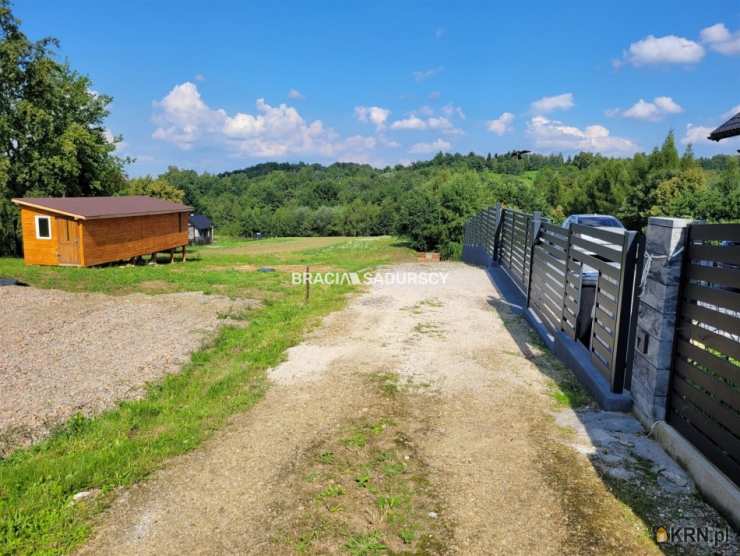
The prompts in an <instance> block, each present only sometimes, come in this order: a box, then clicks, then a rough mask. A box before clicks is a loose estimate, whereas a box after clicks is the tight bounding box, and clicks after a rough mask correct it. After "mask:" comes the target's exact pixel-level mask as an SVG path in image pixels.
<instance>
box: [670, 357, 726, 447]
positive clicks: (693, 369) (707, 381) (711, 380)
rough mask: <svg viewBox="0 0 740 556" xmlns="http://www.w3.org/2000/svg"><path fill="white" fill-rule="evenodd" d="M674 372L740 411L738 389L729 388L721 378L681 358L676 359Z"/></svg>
mask: <svg viewBox="0 0 740 556" xmlns="http://www.w3.org/2000/svg"><path fill="white" fill-rule="evenodd" d="M676 372H677V373H678V374H680V375H681V376H682V377H683V378H684V379H688V380H690V381H691V382H695V383H696V384H698V385H699V386H701V387H702V388H704V389H705V390H706V391H707V392H709V393H711V394H712V395H713V396H715V397H716V398H718V399H720V400H722V401H723V402H725V403H726V404H727V405H729V406H730V407H733V408H735V409H736V410H738V411H740V390H735V389H734V388H731V387H730V386H729V385H727V384H726V383H724V382H722V381H721V380H717V379H716V378H715V377H713V376H711V375H709V374H707V373H705V372H704V371H702V370H701V369H700V368H698V367H697V366H696V365H692V364H691V363H689V362H688V361H685V360H683V359H681V358H677V359H676ZM738 434H740V431H738Z"/></svg>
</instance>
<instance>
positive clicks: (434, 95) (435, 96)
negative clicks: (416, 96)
mask: <svg viewBox="0 0 740 556" xmlns="http://www.w3.org/2000/svg"><path fill="white" fill-rule="evenodd" d="M440 96H442V93H440V92H439V91H432V92H431V93H429V100H437V99H438V98H439V97H440Z"/></svg>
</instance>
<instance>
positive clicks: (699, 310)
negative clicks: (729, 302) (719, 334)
mask: <svg viewBox="0 0 740 556" xmlns="http://www.w3.org/2000/svg"><path fill="white" fill-rule="evenodd" d="M681 315H682V316H683V317H685V318H690V319H692V320H696V321H698V322H702V323H704V324H707V325H709V326H712V327H715V328H718V329H720V330H724V331H725V332H729V333H731V334H732V333H735V334H736V333H737V331H738V320H740V319H738V318H736V317H734V316H732V315H728V314H726V313H720V312H719V311H717V310H715V309H710V308H708V307H702V306H701V305H697V304H695V303H689V302H688V301H684V302H683V304H682V305H681Z"/></svg>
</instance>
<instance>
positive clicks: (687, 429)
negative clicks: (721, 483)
mask: <svg viewBox="0 0 740 556" xmlns="http://www.w3.org/2000/svg"><path fill="white" fill-rule="evenodd" d="M670 417H671V418H670V423H671V425H672V426H673V427H674V428H675V429H676V430H677V431H678V432H680V433H681V435H683V436H684V437H685V438H686V439H687V440H688V441H689V442H691V443H692V444H693V445H694V446H696V447H697V448H698V449H699V450H701V451H702V452H703V453H704V454H705V455H706V456H707V457H708V458H709V459H710V460H711V461H712V462H713V463H714V464H715V465H716V466H717V467H719V468H720V469H721V470H722V471H724V473H725V474H726V475H727V476H728V477H729V478H730V479H732V480H733V481H734V482H735V484H740V464H738V463H737V462H735V461H733V460H732V458H730V457H729V456H728V455H727V454H725V453H724V452H723V451H722V450H721V449H720V448H719V447H718V446H717V445H716V444H715V443H714V442H712V441H711V440H709V439H708V438H707V437H706V436H704V435H703V434H702V433H701V432H699V430H698V429H697V428H696V427H694V426H692V425H691V424H690V423H689V422H687V421H686V420H685V419H683V418H681V416H680V415H679V414H678V413H676V412H673V411H671V416H670Z"/></svg>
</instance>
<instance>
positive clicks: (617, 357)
mask: <svg viewBox="0 0 740 556" xmlns="http://www.w3.org/2000/svg"><path fill="white" fill-rule="evenodd" d="M492 224H493V225H492ZM473 242H475V243H473ZM465 244H466V245H477V246H485V247H486V253H487V254H488V255H489V256H490V257H491V258H492V259H493V260H496V261H497V262H498V263H499V264H500V265H501V267H502V268H504V269H505V270H506V272H507V274H508V275H509V276H510V277H511V279H512V280H513V281H514V283H515V284H516V285H517V286H518V287H519V288H520V289H521V290H522V292H523V293H524V294H525V295H526V296H527V306H528V307H530V308H532V309H533V310H534V311H535V312H536V313H537V315H538V316H539V317H540V319H541V320H542V322H543V324H544V325H545V326H546V327H547V328H548V330H549V331H550V332H551V333H553V334H554V333H556V332H561V331H562V332H563V333H565V334H566V335H567V336H568V337H570V338H571V339H574V340H575V339H579V338H580V337H581V332H584V331H583V330H582V329H583V328H584V327H583V325H582V323H583V322H585V323H586V326H588V325H589V324H590V330H591V332H590V336H589V337H587V338H586V342H585V344H586V348H587V349H588V350H589V351H590V354H591V360H592V362H593V363H594V366H595V367H596V368H597V369H598V370H599V371H600V372H601V373H602V374H603V376H604V378H605V379H606V380H607V382H608V383H609V385H610V387H611V390H612V391H613V392H622V390H623V388H625V387H626V388H628V387H629V381H630V370H631V365H632V353H633V352H632V350H631V349H628V348H629V346H630V345H632V343H633V339H634V333H635V325H636V318H632V317H633V315H634V313H635V308H636V292H635V285H636V282H635V279H636V276H638V275H639V273H640V272H641V263H642V255H643V248H644V240H643V236H642V234H639V233H638V232H632V231H624V232H623V233H618V232H616V231H608V230H602V229H597V228H590V227H586V226H579V225H573V226H571V228H570V229H565V228H561V227H558V226H555V225H553V224H550V223H549V222H547V221H545V219H543V218H542V217H541V216H540V215H539V214H538V213H535V214H526V213H522V212H519V211H515V210H511V209H504V208H501V207H496V208H493V209H486V210H485V211H483V212H482V213H480V214H478V215H477V216H475V217H474V218H473V219H472V220H471V221H470V222H469V223H468V225H467V226H466V229H465ZM491 245H493V247H492V248H491ZM587 279H588V280H591V282H589V285H588V286H586V283H585V282H586V280H587ZM585 287H589V288H592V291H593V295H592V296H591V297H589V301H590V300H591V298H593V311H592V312H591V313H588V312H587V313H586V314H585V315H583V314H581V313H582V311H583V308H584V307H585V306H584V305H583V292H584V288H585ZM579 317H580V318H579ZM587 330H588V328H586V330H585V331H587Z"/></svg>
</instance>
